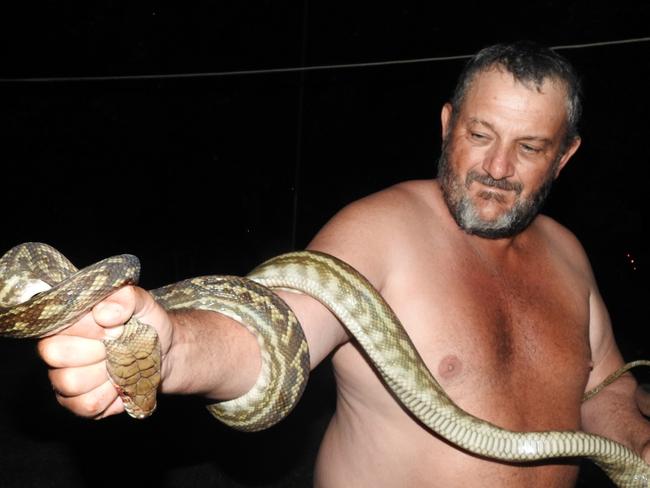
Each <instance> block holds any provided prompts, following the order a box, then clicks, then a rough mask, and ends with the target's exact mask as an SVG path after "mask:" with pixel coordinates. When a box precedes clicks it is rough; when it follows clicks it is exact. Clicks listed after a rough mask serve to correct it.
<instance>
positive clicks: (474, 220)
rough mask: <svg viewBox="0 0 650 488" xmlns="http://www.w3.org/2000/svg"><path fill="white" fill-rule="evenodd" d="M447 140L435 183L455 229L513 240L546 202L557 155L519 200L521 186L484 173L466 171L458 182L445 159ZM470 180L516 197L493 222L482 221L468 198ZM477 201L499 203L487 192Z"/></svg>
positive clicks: (492, 194)
mask: <svg viewBox="0 0 650 488" xmlns="http://www.w3.org/2000/svg"><path fill="white" fill-rule="evenodd" d="M447 141H449V137H447V140H446V141H445V142H444V144H443V147H442V154H441V155H440V159H439V161H438V180H439V182H440V188H441V189H442V195H443V197H444V199H445V203H446V204H447V207H448V208H449V211H450V212H451V215H452V216H453V217H454V220H455V221H456V223H457V224H458V226H459V227H460V228H461V229H463V230H464V231H465V232H467V233H468V234H473V235H477V236H479V237H485V238H488V239H502V238H506V237H513V236H515V235H517V234H519V233H520V232H521V231H523V230H524V229H525V228H526V227H528V225H529V224H530V223H531V222H532V221H533V219H534V218H535V216H536V215H537V214H538V213H539V211H540V209H541V207H542V205H543V204H544V202H545V201H546V197H548V194H549V192H550V191H551V186H553V180H554V179H555V172H556V170H557V166H558V163H559V160H560V156H558V157H557V158H556V160H555V161H554V162H553V164H552V165H551V168H550V170H549V172H548V174H547V175H546V178H545V179H544V181H543V183H542V185H541V186H540V187H539V189H538V190H537V191H536V192H535V193H534V194H532V195H531V196H529V197H527V198H521V192H522V190H523V185H522V184H521V183H511V182H509V181H507V180H495V179H494V178H492V177H490V176H488V175H486V174H482V173H478V172H476V171H470V172H469V173H468V174H467V176H466V177H465V181H461V178H460V177H459V176H458V174H457V173H456V172H455V170H454V168H453V166H452V164H451V161H450V160H449V159H450V158H449V154H450V152H451V151H450V147H449V146H450V145H449V144H448V142H447ZM474 181H477V182H479V183H481V184H483V185H484V186H486V187H487V188H497V189H499V190H504V191H512V192H514V193H515V195H516V199H515V203H514V205H513V206H512V208H510V209H509V210H507V211H505V212H504V213H503V214H501V215H499V216H498V217H496V218H494V219H490V220H488V219H484V218H482V217H481V216H480V214H479V212H478V211H477V209H476V207H475V206H474V203H473V202H472V198H471V196H470V195H469V188H470V185H471V184H472V182H474ZM479 198H485V199H491V198H492V199H495V200H496V201H497V202H502V201H503V197H502V196H501V194H500V193H498V192H492V191H489V190H485V191H483V192H481V194H479Z"/></svg>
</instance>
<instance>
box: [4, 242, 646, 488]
mask: <svg viewBox="0 0 650 488" xmlns="http://www.w3.org/2000/svg"><path fill="white" fill-rule="evenodd" d="M138 274H139V262H138V260H137V258H135V257H134V256H132V255H128V254H125V255H120V256H114V257H111V258H108V259H105V260H103V261H100V262H98V263H95V264H94V265H91V266H88V267H86V268H83V269H82V270H77V269H76V268H75V267H74V266H73V265H72V264H71V263H70V262H69V261H68V260H67V259H66V258H65V257H63V256H62V255H61V254H60V253H59V252H58V251H56V250H55V249H53V248H51V247H50V246H47V245H45V244H40V243H25V244H21V245H19V246H16V247H14V248H13V249H11V250H10V251H8V252H7V253H6V254H5V255H4V256H3V257H2V258H0V336H6V337H16V338H22V337H43V336H47V335H51V334H54V333H56V332H58V331H60V330H62V329H63V328H65V327H67V326H68V325H70V324H71V323H72V322H74V321H75V320H76V319H78V318H79V317H81V315H82V314H84V313H87V312H88V311H89V310H90V309H91V308H92V307H93V306H94V305H95V304H96V303H98V302H99V301H101V300H102V299H103V298H105V297H106V296H108V295H109V294H110V293H112V292H113V291H115V290H116V289H118V288H119V287H121V286H124V285H128V284H135V283H136V282H137V279H138ZM270 289H288V290H292V291H296V292H300V293H304V294H307V295H310V296H312V297H314V298H315V299H317V300H319V301H320V302H321V303H323V304H324V305H325V306H326V307H327V308H329V309H330V311H331V312H332V313H333V314H334V315H335V316H336V317H337V318H338V319H339V320H340V321H341V323H342V324H343V325H344V327H345V328H346V330H347V331H348V333H349V334H350V336H351V337H353V339H354V340H355V341H356V343H357V345H358V346H359V347H360V348H361V349H362V350H363V351H364V354H365V357H366V358H367V360H368V361H370V363H371V364H372V366H373V367H374V369H375V371H376V373H377V374H378V375H379V376H380V378H381V379H382V381H383V382H384V384H385V385H386V387H387V388H388V389H389V390H390V391H391V392H392V393H393V395H394V397H395V398H396V399H397V400H398V401H399V402H400V403H401V404H402V406H403V407H404V408H405V409H406V410H407V411H408V412H410V414H411V415H412V416H413V417H414V418H415V419H417V420H418V421H419V422H420V423H421V424H422V425H424V426H426V427H427V428H428V429H430V430H431V431H432V432H434V433H435V434H437V435H438V436H440V437H442V438H444V439H446V440H447V441H449V442H450V443H452V444H454V445H456V446H457V447H458V448H460V449H463V450H466V451H468V452H471V453H474V454H476V455H479V456H483V457H487V458H492V459H497V460H502V461H509V462H526V461H534V460H542V459H553V458H565V457H586V458H589V459H591V460H592V461H593V462H595V463H596V464H597V465H599V466H600V467H601V468H602V469H603V470H604V471H605V472H606V473H607V475H608V476H609V477H610V478H611V479H612V481H614V483H616V485H617V486H619V487H625V488H628V487H629V488H633V487H634V488H637V487H638V488H641V487H646V488H648V487H650V466H649V465H648V464H646V463H645V462H644V461H643V460H642V459H641V458H640V457H639V456H637V455H636V454H635V453H634V452H632V451H631V450H630V449H628V448H627V447H625V446H623V445H621V444H618V443H616V442H614V441H612V440H609V439H606V438H604V437H601V436H597V435H594V434H588V433H585V432H581V431H564V432H552V431H547V432H513V431H509V430H506V429H502V428H500V427H497V426H495V425H492V424H490V423H488V422H486V421H483V420H481V419H479V418H476V417H474V416H472V415H470V414H468V413H467V412H465V411H463V410H462V409H460V408H459V407H457V406H456V405H455V404H454V402H453V401H452V400H451V399H450V398H449V397H448V396H447V395H446V393H445V392H444V390H443V389H442V387H441V386H440V385H439V384H438V382H437V381H436V379H435V378H434V377H433V375H432V374H431V373H430V372H429V370H428V369H427V367H426V366H425V364H424V361H423V360H422V358H421V357H420V355H419V353H418V352H417V350H416V348H415V347H414V345H413V343H412V341H411V340H410V338H409V337H408V335H407V333H406V332H405V330H404V328H403V327H402V325H401V324H400V322H399V320H398V318H397V317H396V316H395V314H394V313H393V311H392V310H391V308H390V306H389V305H388V304H387V303H386V302H385V301H384V300H383V299H382V298H381V296H380V295H379V293H378V292H377V291H375V290H374V288H373V287H372V285H371V284H370V283H369V282H368V281H367V280H366V279H365V278H364V277H363V276H361V275H360V274H359V273H358V272H357V271H356V270H354V269H353V268H352V267H351V266H349V265H348V264H346V263H344V262H343V261H341V260H339V259H337V258H334V257H333V256H329V255H326V254H323V253H319V252H314V251H301V252H292V253H288V254H283V255H281V256H278V257H275V258H272V259H270V260H269V261H267V262H265V263H263V264H261V265H260V266H258V267H257V268H255V269H254V270H253V271H252V272H251V273H250V274H248V275H247V277H246V278H241V277H234V276H202V277H197V278H192V279H188V280H184V281H181V282H179V283H176V284H173V285H168V286H165V287H162V288H159V289H156V290H152V291H151V293H152V295H153V296H154V298H155V299H156V300H157V301H158V302H159V303H160V304H161V305H162V306H163V307H164V308H166V309H168V310H174V309H183V308H200V309H206V310H213V311H217V312H220V313H223V314H225V315H228V316H230V317H232V318H234V319H235V320H238V321H239V322H241V323H242V324H243V325H244V326H246V327H247V328H248V329H249V330H251V331H252V332H253V334H254V335H255V336H256V338H257V340H258V343H259V345H260V351H261V354H262V370H261V373H260V375H259V378H258V380H257V383H256V384H255V386H254V387H253V388H252V389H251V390H250V391H249V392H247V393H246V394H245V395H243V396H242V397H240V398H236V399H234V400H229V401H225V402H220V403H215V404H213V405H209V406H208V409H209V410H210V412H211V413H212V414H213V415H214V416H215V417H217V418H218V419H220V420H221V421H223V422H225V423H226V424H228V425H231V426H233V427H234V428H237V429H241V430H260V429H263V428H267V427H269V426H271V425H273V424H274V423H276V422H278V421H279V420H281V419H282V418H283V417H284V416H286V415H287V414H288V413H289V412H290V411H291V409H292V408H293V407H294V405H295V404H296V403H297V402H298V400H299V399H300V396H301V394H302V392H303V390H304V387H305V384H306V382H307V378H308V373H309V352H308V349H307V344H306V340H305V338H304V335H303V333H302V329H301V328H300V324H299V323H298V321H297V319H296V318H295V316H294V315H293V313H292V312H291V310H290V309H289V308H288V306H287V305H286V304H285V303H284V302H283V301H282V300H280V299H279V298H278V297H277V296H276V295H275V294H274V293H273V292H272V291H271V290H270ZM104 343H105V346H106V350H107V369H108V372H109V375H110V377H111V381H112V382H113V384H114V385H115V387H116V389H117V390H118V393H119V394H120V396H121V397H122V399H123V401H124V404H125V409H126V410H127V412H128V413H129V414H130V415H132V416H134V417H138V418H142V417H146V416H148V415H149V414H151V412H152V411H153V410H154V408H155V395H156V389H157V388H158V383H159V381H160V375H159V368H160V351H159V346H158V342H157V335H156V333H155V331H153V328H152V327H150V326H148V325H143V324H140V323H139V322H137V321H135V320H133V319H132V320H131V321H129V323H128V324H127V325H126V327H125V330H124V332H123V334H122V336H121V337H120V338H119V339H106V340H105V341H104ZM640 363H643V364H646V363H647V362H639V363H634V364H633V363H631V365H632V366H633V365H636V364H640ZM629 367H631V366H626V368H627V369H629ZM622 373H623V368H622V369H621V370H619V371H617V372H615V373H614V374H613V375H612V376H611V377H610V378H608V379H607V380H606V381H605V382H604V383H607V382H611V381H613V380H614V379H615V378H617V377H618V376H620V375H621V374H622ZM600 387H601V385H599V387H597V388H596V389H594V390H592V391H591V392H589V393H588V394H587V395H589V394H595V393H597V389H599V388H600Z"/></svg>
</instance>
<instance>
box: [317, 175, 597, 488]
mask: <svg viewBox="0 0 650 488" xmlns="http://www.w3.org/2000/svg"><path fill="white" fill-rule="evenodd" d="M389 191H395V190H389ZM399 191H400V192H402V193H403V197H404V199H405V201H407V202H408V203H407V204H406V208H405V210H404V214H403V215H396V216H395V225H396V227H398V228H396V229H395V232H396V234H395V235H396V236H398V237H396V238H395V237H391V238H390V239H393V240H396V242H395V244H394V245H395V246H397V248H398V249H399V251H398V252H395V253H392V252H390V253H388V255H389V256H397V257H396V258H392V259H391V258H387V260H388V262H387V266H388V267H389V269H388V272H387V273H386V275H387V277H388V278H387V279H386V281H385V283H384V284H383V285H384V286H383V287H382V289H381V292H382V294H383V296H384V298H385V299H386V300H387V301H388V302H389V304H390V305H391V306H392V307H393V309H394V311H395V312H396V314H397V316H398V317H399V318H400V320H401V321H402V323H403V325H404V327H405V328H406V330H407V332H408V333H409V335H410V336H411V338H412V339H413V342H414V343H415V345H416V347H417V349H418V351H419V352H420V354H421V356H422V357H423V359H424V361H425V362H426V364H427V366H428V367H429V369H430V370H431V372H432V373H433V374H434V376H435V377H436V379H437V380H438V381H439V382H440V384H441V385H442V387H443V388H444V389H445V391H446V392H447V393H448V395H449V396H450V397H451V398H452V399H453V400H454V401H455V402H456V403H457V404H458V405H459V406H460V407H461V408H463V409H465V410H466V411H468V412H469V413H471V414H473V415H475V416H477V417H480V418H483V419H486V420H488V421H490V422H492V423H494V424H496V425H499V426H501V427H505V428H508V429H512V430H521V431H533V430H538V431H539V430H567V429H568V430H575V429H578V428H579V427H580V402H581V396H582V393H583V391H584V388H585V384H586V382H587V378H588V375H589V367H590V364H589V360H590V351H589V340H588V339H589V338H588V319H589V316H588V312H589V309H588V305H589V304H588V302H589V288H588V285H587V283H586V280H585V278H584V277H583V276H582V275H581V274H580V273H578V272H576V269H575V268H574V267H572V266H571V265H570V263H569V261H567V256H564V255H558V251H557V249H556V248H555V245H554V243H553V236H549V235H548V230H549V228H552V226H556V225H557V224H554V223H551V222H550V221H549V220H548V219H545V218H542V221H541V222H540V219H538V221H537V222H536V223H535V224H534V225H533V226H532V227H531V230H530V231H528V233H529V235H530V238H529V239H527V240H526V241H525V245H524V246H522V248H521V249H519V250H517V252H515V253H510V255H509V257H508V259H502V258H501V257H499V258H495V257H494V256H493V255H491V254H490V253H486V252H485V251H484V250H482V249H481V248H480V246H476V245H473V244H472V239H470V240H468V239H467V236H466V235H465V234H463V233H462V232H461V231H457V232H454V230H455V229H454V228H453V227H452V226H450V225H448V222H447V221H446V220H445V217H446V216H445V215H444V214H443V213H441V210H445V209H441V206H440V205H442V204H441V202H440V201H439V198H438V191H437V188H436V187H435V185H434V183H432V182H411V183H408V184H406V185H402V188H401V189H400V190H399ZM380 198H381V197H380ZM407 244H408V245H407ZM333 365H334V369H335V375H336V379H337V388H338V402H337V412H336V415H335V417H334V419H333V421H332V424H331V425H330V428H329V429H328V432H327V434H326V437H325V440H324V443H323V446H322V448H321V453H320V455H319V461H318V467H317V474H316V479H317V486H321V487H336V486H409V487H416V486H442V487H452V486H485V485H488V484H492V485H494V486H526V487H531V486H562V483H564V484H565V485H566V486H571V485H572V483H573V480H574V479H575V476H576V468H575V467H574V466H572V465H570V464H568V465H552V466H541V467H540V466H526V467H513V466H509V465H506V464H500V463H495V462H492V461H486V460H483V459H480V458H477V457H475V456H471V455H469V454H466V453H463V452H461V451H459V450H457V449H456V448H454V447H451V446H449V445H448V444H446V443H445V442H441V441H440V440H439V439H438V438H437V437H436V436H435V435H433V434H432V433H430V432H429V431H427V430H425V429H424V428H422V427H421V426H420V425H419V424H418V423H417V422H416V421H414V420H413V419H412V418H411V417H410V416H409V415H407V414H406V413H405V412H404V410H403V409H402V408H401V407H400V406H399V405H398V404H397V403H396V401H395V400H394V399H393V397H392V396H391V395H390V394H389V393H388V392H387V391H386V389H385V387H384V386H383V384H382V383H381V382H380V381H379V380H378V379H377V377H376V375H375V373H374V372H373V370H372V368H371V367H370V366H369V365H368V364H367V362H366V360H365V358H364V357H363V356H362V355H361V354H360V353H359V351H358V350H357V349H356V346H354V345H353V344H352V343H346V344H344V345H343V346H341V347H340V348H339V349H338V351H337V352H336V353H335V355H334V356H333Z"/></svg>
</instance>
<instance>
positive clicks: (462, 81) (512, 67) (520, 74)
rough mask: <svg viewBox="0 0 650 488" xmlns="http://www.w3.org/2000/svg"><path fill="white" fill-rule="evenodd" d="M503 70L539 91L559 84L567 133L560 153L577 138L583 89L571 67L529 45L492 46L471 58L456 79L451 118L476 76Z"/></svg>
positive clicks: (541, 47)
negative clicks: (564, 94)
mask: <svg viewBox="0 0 650 488" xmlns="http://www.w3.org/2000/svg"><path fill="white" fill-rule="evenodd" d="M493 68H498V69H504V70H505V71H507V72H508V73H510V74H512V76H514V78H515V80H517V81H518V82H520V83H522V84H524V85H526V86H529V85H531V84H532V85H534V86H535V87H536V88H537V89H539V88H540V87H541V86H542V84H543V83H544V80H546V79H551V80H558V81H560V82H562V83H564V85H565V87H566V91H567V130H566V134H565V138H564V144H563V151H564V150H565V149H566V148H567V147H568V145H569V144H570V143H571V142H572V141H573V140H574V139H575V138H576V137H578V123H579V122H580V116H581V115H582V100H581V99H582V87H581V84H580V79H579V78H578V75H577V73H576V71H575V69H574V68H573V66H572V65H571V64H570V63H569V61H567V60H566V59H565V58H564V57H563V56H560V55H559V54H557V53H556V52H555V51H553V50H552V49H549V48H547V47H544V46H541V45H539V44H537V43H535V42H532V41H517V42H513V43H509V44H495V45H493V46H489V47H486V48H484V49H481V50H480V51H479V52H478V53H476V55H474V57H472V58H471V59H470V60H469V61H468V62H467V64H466V65H465V68H464V69H463V71H462V72H461V74H460V77H459V78H458V82H457V83H456V87H455V89H454V93H453V95H452V98H451V104H452V106H453V108H454V111H453V112H454V117H455V116H456V115H457V114H458V112H459V111H460V108H461V105H462V103H463V100H464V98H465V96H466V95H467V91H468V90H469V88H470V86H471V84H472V82H473V81H474V78H475V77H476V75H477V74H479V73H483V72H485V71H489V70H490V69H493Z"/></svg>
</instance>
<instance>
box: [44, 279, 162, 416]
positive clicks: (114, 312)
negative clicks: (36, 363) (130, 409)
mask: <svg viewBox="0 0 650 488" xmlns="http://www.w3.org/2000/svg"><path fill="white" fill-rule="evenodd" d="M131 316H134V317H135V318H137V319H139V320H140V321H141V322H143V323H146V324H149V325H151V326H153V327H155V328H156V330H157V332H158V336H159V338H160V346H161V350H162V365H161V369H162V371H161V379H162V380H163V381H164V378H165V376H166V361H165V358H166V356H167V352H168V351H169V349H170V347H171V342H172V333H173V327H172V323H171V320H170V318H169V316H168V315H167V312H166V311H165V310H164V309H163V308H162V307H161V306H160V305H158V304H157V303H156V302H155V301H154V299H153V297H152V296H151V295H150V294H149V293H148V292H147V291H145V290H143V289H142V288H138V287H133V286H129V287H124V288H122V289H120V290H118V291H117V292H115V293H113V294H112V295H111V296H109V297H107V298H106V299H105V300H103V301H102V302H100V303H98V304H97V305H96V306H95V307H94V308H93V310H92V311H90V312H89V313H87V314H86V315H84V316H83V317H81V318H80V319H79V320H78V321H77V322H76V323H74V324H73V325H72V326H70V327H68V328H66V329H65V330H63V331H62V332H60V333H59V334H56V335H54V336H51V337H47V338H45V339H42V340H41V341H40V342H39V343H38V351H39V353H40V355H41V357H42V358H43V360H44V361H45V362H46V363H47V365H48V366H49V368H50V369H49V377H50V381H51V382H52V386H53V388H54V391H55V392H56V398H57V400H58V401H59V403H60V404H61V405H63V406H64V407H66V408H68V409H69V410H71V411H72V412H74V413H75V414H77V415H80V416H82V417H89V418H96V419H99V418H103V417H107V416H109V415H114V414H118V413H121V412H123V411H124V406H123V404H122V400H121V399H120V398H119V396H118V395H117V391H116V390H115V388H114V387H113V385H112V384H111V382H110V381H109V379H108V373H107V372H106V364H105V359H106V351H105V349H104V344H103V343H102V339H104V338H106V337H118V336H119V335H120V334H121V333H122V329H123V324H124V323H125V322H126V321H127V320H129V318H131Z"/></svg>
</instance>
